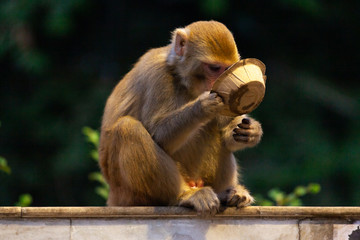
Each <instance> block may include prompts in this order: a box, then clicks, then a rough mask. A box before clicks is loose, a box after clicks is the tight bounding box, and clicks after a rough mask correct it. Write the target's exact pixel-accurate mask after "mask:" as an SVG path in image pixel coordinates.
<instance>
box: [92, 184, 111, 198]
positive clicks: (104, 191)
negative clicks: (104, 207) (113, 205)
mask: <svg viewBox="0 0 360 240" xmlns="http://www.w3.org/2000/svg"><path fill="white" fill-rule="evenodd" d="M95 192H96V193H97V194H98V195H100V196H101V197H102V198H104V199H105V200H107V199H108V197H109V190H108V189H107V188H105V187H96V188H95Z"/></svg>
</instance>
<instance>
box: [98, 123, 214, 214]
mask: <svg viewBox="0 0 360 240" xmlns="http://www.w3.org/2000/svg"><path fill="white" fill-rule="evenodd" d="M102 138H103V140H102V144H101V147H100V159H101V162H100V164H101V166H102V169H103V173H104V175H105V177H106V179H107V180H108V182H109V185H110V193H109V199H108V205H110V206H116V205H122V206H124V205H178V204H180V205H184V206H190V207H194V208H195V210H197V211H198V212H202V213H208V212H209V213H213V212H216V210H217V208H218V207H219V204H220V203H219V200H218V198H217V196H216V194H215V193H214V192H213V190H212V189H211V188H210V187H204V188H198V189H191V188H190V187H189V186H188V184H187V183H185V181H184V179H183V177H182V176H181V174H180V172H179V170H178V168H177V166H176V163H175V162H174V160H173V159H172V158H171V157H170V156H169V155H167V154H166V153H165V152H164V151H163V150H162V149H161V148H160V147H159V146H158V145H157V144H156V143H155V142H154V141H153V139H152V138H151V136H150V134H149V133H148V132H147V130H146V129H145V128H144V126H143V125H142V124H141V122H139V121H138V120H135V119H134V118H132V117H122V118H120V119H119V120H118V121H117V123H116V124H115V125H114V126H113V128H112V129H109V130H107V131H106V132H105V133H104V134H103V135H102ZM104 159H105V160H106V162H105V161H104Z"/></svg>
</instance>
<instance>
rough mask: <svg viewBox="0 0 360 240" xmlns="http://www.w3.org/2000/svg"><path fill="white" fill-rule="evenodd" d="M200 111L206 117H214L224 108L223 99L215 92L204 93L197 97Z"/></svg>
mask: <svg viewBox="0 0 360 240" xmlns="http://www.w3.org/2000/svg"><path fill="white" fill-rule="evenodd" d="M198 101H199V102H200V106H201V110H202V112H203V113H204V115H205V116H207V117H213V116H215V115H216V114H217V113H218V112H219V111H220V110H221V108H223V107H224V102H223V99H222V98H221V97H220V96H219V95H218V94H217V93H215V92H213V93H210V92H208V91H207V92H204V93H202V94H201V95H200V96H199V97H198Z"/></svg>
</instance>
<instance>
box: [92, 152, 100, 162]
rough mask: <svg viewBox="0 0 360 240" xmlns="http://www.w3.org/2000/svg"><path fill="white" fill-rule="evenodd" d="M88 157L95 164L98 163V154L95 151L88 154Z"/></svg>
mask: <svg viewBox="0 0 360 240" xmlns="http://www.w3.org/2000/svg"><path fill="white" fill-rule="evenodd" d="M90 156H91V158H92V159H94V160H95V161H96V162H99V152H98V151H97V150H92V151H91V152H90Z"/></svg>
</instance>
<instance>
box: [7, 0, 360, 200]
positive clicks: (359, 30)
mask: <svg viewBox="0 0 360 240" xmlns="http://www.w3.org/2000/svg"><path fill="white" fill-rule="evenodd" d="M359 10H360V1H357V0H348V1H335V0H328V1H320V0H273V1H268V0H253V1H245V0H243V1H241V0H234V1H232V0H199V1H194V0H181V1H180V0H153V1H139V0H132V1H120V0H119V1H115V0H114V1H110V0H90V1H86V0H62V1H55V0H53V1H51V0H50V1H44V0H33V1H30V0H28V1H26V0H2V1H1V2H0V79H1V80H0V121H1V128H0V155H1V156H3V157H5V158H6V159H7V161H8V164H9V165H10V167H11V168H12V174H11V175H7V174H5V173H3V172H0V205H13V204H14V203H15V202H16V201H17V199H18V196H19V195H20V194H22V193H30V194H31V195H32V196H33V199H34V202H33V204H32V205H33V206H54V205H57V206H68V205H104V200H103V199H101V198H100V197H99V196H98V195H96V194H95V193H94V187H95V186H96V185H97V183H95V182H91V181H89V179H88V174H89V173H90V172H92V171H97V170H98V167H97V164H96V162H94V161H93V160H92V159H91V158H90V156H89V151H90V149H91V145H90V144H89V143H87V142H86V141H85V137H84V135H83V134H82V128H83V127H84V126H90V127H92V128H94V129H99V127H100V122H101V115H102V112H103V108H104V104H105V101H106V98H107V97H108V95H109V94H110V92H111V90H112V89H113V87H114V86H115V85H116V83H117V82H118V80H119V79H121V77H122V76H123V75H124V74H125V73H126V72H127V71H129V69H131V67H132V65H133V64H134V63H135V62H136V60H137V59H138V58H139V57H140V56H141V55H142V54H143V53H144V52H145V51H146V50H148V49H149V48H153V47H160V46H164V45H166V44H168V43H169V39H170V32H171V31H173V30H174V29H175V28H177V27H183V26H186V25H187V24H189V23H191V22H193V21H197V20H210V19H214V20H218V21H220V22H223V23H224V24H225V25H226V26H227V27H228V28H229V29H230V30H231V31H232V32H233V34H234V36H235V40H236V42H237V44H238V49H239V51H240V54H241V56H242V57H243V58H249V57H255V58H258V59H260V60H262V61H263V62H264V63H265V64H266V66H267V77H268V78H267V79H268V80H267V91H266V96H265V99H264V101H263V103H262V104H261V105H260V106H259V108H257V109H256V110H255V111H254V112H253V113H252V116H253V117H255V118H256V119H258V120H259V121H260V122H262V124H263V129H264V137H263V141H262V142H261V143H260V145H259V146H257V147H256V148H254V149H249V150H245V151H242V152H239V153H237V157H238V159H239V163H240V165H241V166H242V170H243V181H244V182H245V184H246V185H247V186H248V188H249V189H250V190H251V191H252V192H253V193H255V194H262V195H263V196H266V193H267V191H268V190H269V189H271V188H274V187H279V188H281V189H282V190H285V191H287V192H289V191H291V190H292V189H293V188H294V187H296V186H298V185H307V184H308V183H310V182H316V183H319V184H320V185H321V187H322V190H321V192H320V193H319V194H317V195H311V196H308V197H305V198H304V203H305V205H359V204H360V186H359V179H360V135H359V134H360V122H359V120H360V102H359V100H360V92H359V86H360V81H359V80H360V76H359V71H358V64H359V63H360V57H359V53H360V51H359V50H360V49H359V48H360V47H359V46H360V44H359V38H360V14H359Z"/></svg>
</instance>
